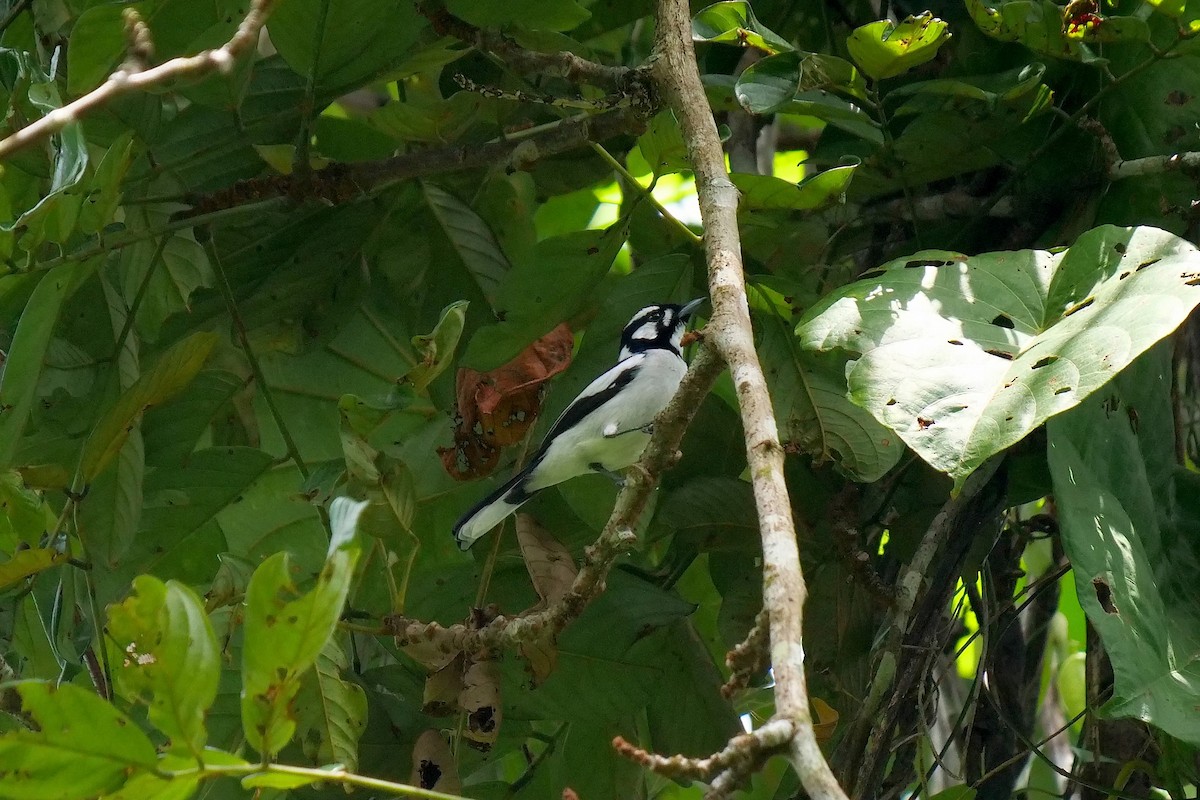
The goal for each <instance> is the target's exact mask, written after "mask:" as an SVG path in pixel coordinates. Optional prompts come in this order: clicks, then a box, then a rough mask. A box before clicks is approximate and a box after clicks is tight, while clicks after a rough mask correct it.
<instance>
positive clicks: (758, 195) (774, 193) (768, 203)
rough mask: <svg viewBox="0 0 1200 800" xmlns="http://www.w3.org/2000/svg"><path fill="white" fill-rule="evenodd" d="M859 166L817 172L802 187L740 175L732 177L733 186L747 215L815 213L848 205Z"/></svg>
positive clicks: (779, 180) (771, 179)
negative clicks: (765, 211) (777, 211)
mask: <svg viewBox="0 0 1200 800" xmlns="http://www.w3.org/2000/svg"><path fill="white" fill-rule="evenodd" d="M857 168H858V165H857V164H855V165H851V166H845V167H832V168H830V169H827V170H824V171H822V172H818V173H817V174H816V175H813V176H812V177H810V178H807V179H805V180H804V181H801V182H800V183H799V184H795V183H792V182H790V181H785V180H783V179H782V178H776V177H774V176H772V175H752V174H748V173H741V172H737V173H734V174H732V175H730V176H729V177H730V179H731V180H733V184H734V186H737V188H738V190H739V191H741V193H742V203H743V205H744V206H745V208H746V210H747V211H753V210H756V209H787V210H789V211H816V210H819V209H823V208H828V207H830V206H835V205H841V204H842V203H845V201H846V189H847V188H848V187H849V186H850V179H851V178H853V177H854V170H855V169H857Z"/></svg>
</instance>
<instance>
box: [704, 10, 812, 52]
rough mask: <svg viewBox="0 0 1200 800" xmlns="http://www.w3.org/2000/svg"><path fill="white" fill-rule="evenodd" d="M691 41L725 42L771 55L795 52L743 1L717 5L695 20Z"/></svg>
mask: <svg viewBox="0 0 1200 800" xmlns="http://www.w3.org/2000/svg"><path fill="white" fill-rule="evenodd" d="M692 38H693V39H695V40H696V41H697V42H724V43H727V44H740V45H742V46H743V47H755V48H758V49H759V50H765V51H766V52H768V53H782V52H785V51H788V50H792V49H793V48H792V45H791V44H790V43H789V42H788V41H787V40H786V39H784V38H783V37H782V36H780V35H779V34H777V33H775V32H774V31H772V30H771V29H770V28H768V27H767V26H766V25H763V24H762V23H761V22H759V21H758V17H756V16H754V9H752V8H751V7H750V4H749V3H748V2H745V1H744V0H731V2H724V3H714V4H713V5H711V6H708V7H707V8H705V9H702V10H701V11H699V12H697V13H696V16H694V17H692Z"/></svg>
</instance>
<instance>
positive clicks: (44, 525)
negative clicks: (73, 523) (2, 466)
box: [0, 470, 54, 547]
mask: <svg viewBox="0 0 1200 800" xmlns="http://www.w3.org/2000/svg"><path fill="white" fill-rule="evenodd" d="M0 509H4V513H3V514H0V546H3V543H8V545H9V546H11V547H15V546H16V544H17V543H19V542H24V543H25V544H27V545H30V546H34V545H37V544H38V543H39V542H40V541H41V539H42V537H43V536H45V535H46V533H47V531H49V530H50V528H51V526H53V525H54V514H53V513H52V512H51V511H50V509H49V508H48V507H47V506H46V504H45V502H43V500H42V498H41V497H40V496H39V495H38V494H37V492H34V491H33V490H32V489H29V488H28V487H27V486H26V485H25V482H24V481H23V480H21V473H19V472H17V471H16V470H8V471H5V472H0Z"/></svg>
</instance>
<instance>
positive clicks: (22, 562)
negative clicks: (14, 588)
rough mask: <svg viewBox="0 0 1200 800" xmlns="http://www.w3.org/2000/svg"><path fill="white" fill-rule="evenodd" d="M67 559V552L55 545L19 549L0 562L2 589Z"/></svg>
mask: <svg viewBox="0 0 1200 800" xmlns="http://www.w3.org/2000/svg"><path fill="white" fill-rule="evenodd" d="M66 560H67V554H66V553H61V552H59V551H58V550H56V549H55V548H53V547H34V548H31V549H29V550H18V551H17V552H15V553H13V556H12V558H10V559H9V560H8V561H5V562H3V563H0V589H4V588H6V587H8V586H11V585H12V584H14V583H16V582H17V581H19V580H21V579H23V578H28V577H29V576H30V575H36V574H37V573H39V572H41V571H42V570H47V569H50V567H53V566H55V565H56V564H61V563H62V562H64V561H66Z"/></svg>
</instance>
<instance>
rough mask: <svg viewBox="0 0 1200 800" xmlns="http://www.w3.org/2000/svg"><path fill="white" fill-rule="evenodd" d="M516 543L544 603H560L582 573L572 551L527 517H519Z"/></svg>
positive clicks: (520, 515)
mask: <svg viewBox="0 0 1200 800" xmlns="http://www.w3.org/2000/svg"><path fill="white" fill-rule="evenodd" d="M517 544H519V545H520V547H521V557H522V558H524V559H525V568H526V569H528V570H529V578H530V580H532V581H533V588H534V589H535V590H537V593H538V596H539V597H541V598H542V603H543V604H545V605H550V604H553V603H556V602H558V601H559V600H561V599H562V598H563V595H565V594H566V593H567V592H568V591H570V589H571V585H572V584H574V583H575V576H576V575H577V574H578V573H579V570H577V569H576V568H575V561H574V560H573V559H572V558H571V553H570V551H569V550H567V548H565V547H563V545H562V542H560V541H558V540H557V539H555V538H554V537H553V536H551V535H550V533H549V532H548V531H547V530H546V529H545V528H543V527H542V526H541V525H538V524H537V522H536V521H535V520H534V519H533V517H531V516H529V515H528V514H517Z"/></svg>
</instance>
